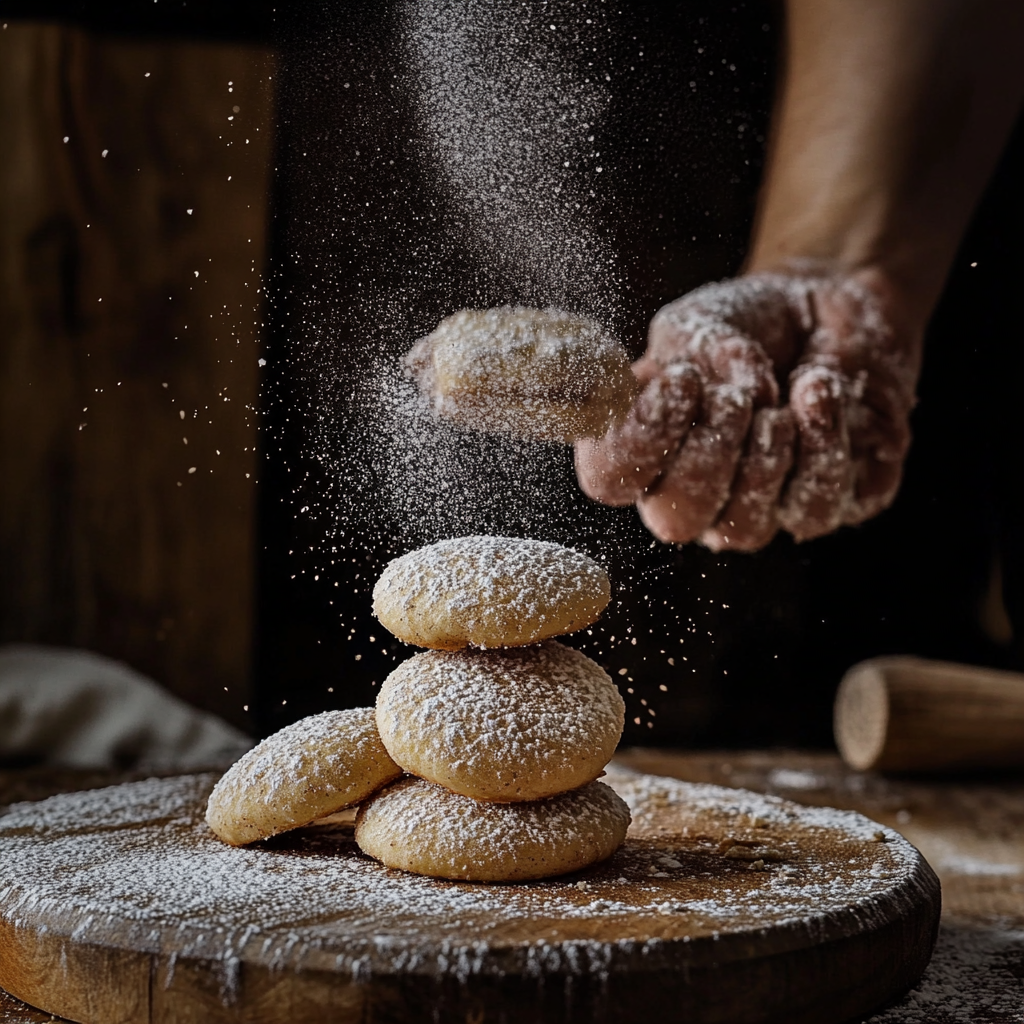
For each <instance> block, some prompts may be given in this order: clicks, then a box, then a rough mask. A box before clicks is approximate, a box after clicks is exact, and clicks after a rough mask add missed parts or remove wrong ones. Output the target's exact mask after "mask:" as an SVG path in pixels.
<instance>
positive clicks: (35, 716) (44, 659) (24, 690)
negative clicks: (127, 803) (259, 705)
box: [0, 644, 253, 771]
mask: <svg viewBox="0 0 1024 1024" xmlns="http://www.w3.org/2000/svg"><path fill="white" fill-rule="evenodd" d="M252 745H253V741H252V740H251V739H250V738H249V737H248V736H246V735H244V734H243V733H241V732H239V731H238V730H237V729H235V728H233V727H232V726H230V725H228V724H227V723H226V722H223V721H221V720H220V719H219V718H216V717H214V716H213V715H210V714H207V713H206V712H203V711H199V710H197V709H196V708H193V707H190V706H189V705H188V704H186V703H184V702H183V701H181V700H179V699H178V698H177V697H174V696H172V695H171V694H169V693H167V692H166V691H165V690H163V689H161V687H159V686H158V685H157V684H156V683H154V682H153V681H152V680H151V679H147V678H146V677H145V676H143V675H141V674H140V673H138V672H135V671H134V670H132V669H130V668H129V667H128V666H127V665H122V664H120V663H119V662H116V661H112V660H111V659H109V658H104V657H101V656H100V655H98V654H91V653H90V652H88V651H79V650H71V649H64V648H54V647H34V646H28V645H20V644H19V645H10V646H4V647H0V763H3V762H8V763H39V764H48V765H64V766H68V767H74V768H119V769H143V770H154V771H161V770H171V771H173V770H179V769H180V770H181V771H194V770H197V769H200V768H210V767H218V766H220V767H223V766H226V765H228V764H230V763H231V762H233V761H234V760H236V759H237V758H239V757H240V756H241V755H242V754H243V753H244V752H245V751H246V750H248V749H249V748H250V747H251V746H252Z"/></svg>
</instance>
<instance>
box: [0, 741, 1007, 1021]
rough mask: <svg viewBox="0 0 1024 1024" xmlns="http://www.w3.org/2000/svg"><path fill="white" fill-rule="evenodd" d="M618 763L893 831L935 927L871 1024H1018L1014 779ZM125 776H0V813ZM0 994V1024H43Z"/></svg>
mask: <svg viewBox="0 0 1024 1024" xmlns="http://www.w3.org/2000/svg"><path fill="white" fill-rule="evenodd" d="M618 760H619V762H620V763H622V764H624V765H626V766H629V767H633V768H636V769H638V770H641V771H645V772H651V773H653V774H659V775H670V776H674V777H676V778H680V779H685V780H687V781H692V782H713V783H717V784H719V785H732V786H740V787H743V788H746V789H751V790H755V791H757V792H770V793H777V794H778V795H780V796H785V797H787V798H788V799H790V800H795V801H798V802H800V803H806V804H820V805H828V806H833V807H841V808H849V809H853V810H857V811H860V812H861V813H863V814H866V815H868V816H869V817H871V818H874V819H875V820H877V821H880V822H882V823H883V824H885V825H889V826H891V827H892V828H895V829H897V830H899V831H900V832H901V833H903V835H905V836H906V837H907V839H909V840H910V841H911V842H912V843H914V845H915V846H917V847H918V848H919V849H920V850H921V851H922V852H923V853H924V855H925V856H926V857H927V858H928V860H929V862H930V863H931V865H932V867H933V868H935V870H936V872H937V873H938V875H939V877H940V879H941V880H942V890H943V919H942V920H943V924H942V929H941V931H940V934H939V942H938V946H937V947H936V952H935V956H934V958H933V960H932V963H931V965H930V967H929V968H928V971H927V972H926V974H925V977H924V979H923V980H922V981H921V983H920V985H918V987H917V988H916V989H915V990H914V991H913V992H911V993H909V994H908V995H907V996H906V997H905V998H904V999H903V1000H901V1001H900V1002H899V1003H898V1004H897V1005H895V1006H893V1007H890V1008H888V1009H886V1010H883V1011H880V1012H879V1013H878V1014H876V1015H875V1016H873V1017H872V1018H870V1020H871V1022H872V1024H961V1022H970V1024H1009V1022H1024V779H1021V778H1019V777H1018V778H1013V779H1009V778H1008V779H985V780H963V779H960V780H955V781H953V780H950V781H941V782H938V781H922V780H909V779H886V778H882V777H880V776H875V775H862V774H859V773H856V772H851V771H848V770H847V769H846V768H845V767H844V766H843V764H842V762H840V760H839V759H838V757H836V756H835V755H832V754H825V753H801V752H789V751H772V752H698V753H683V752H678V751H665V750H628V751H624V752H622V753H621V754H620V755H619V757H618ZM124 779H125V777H124V776H116V777H115V776H110V775H105V774H102V773H95V772H93V773H87V774H86V773H76V772H68V771H61V772H54V771H28V772H0V807H2V805H4V804H8V803H12V802H14V801H16V800H30V799H41V798H43V797H45V796H49V795H51V794H53V793H56V792H64V791H69V790H74V789H86V788H92V787H94V786H99V785H106V784H109V783H111V782H119V781H123V780H124ZM54 1019H55V1018H53V1017H51V1016H50V1014H46V1013H39V1012H38V1011H35V1010H32V1009H31V1008H29V1007H26V1006H24V1005H23V1004H21V1003H19V1002H17V1001H16V1000H14V999H12V998H11V997H9V996H7V995H5V994H4V993H2V992H0V1024H30V1022H31V1024H35V1022H40V1021H52V1020H54Z"/></svg>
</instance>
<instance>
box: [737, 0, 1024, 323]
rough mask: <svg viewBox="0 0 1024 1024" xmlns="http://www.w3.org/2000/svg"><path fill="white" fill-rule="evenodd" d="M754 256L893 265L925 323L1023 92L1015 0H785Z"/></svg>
mask: <svg viewBox="0 0 1024 1024" xmlns="http://www.w3.org/2000/svg"><path fill="white" fill-rule="evenodd" d="M787 14H788V29H787V37H788V47H787V54H786V76H785V83H784V86H783V88H782V91H781V93H780V97H779V102H778V105H777V110H776V115H775V122H774V125H773V139H772V147H771V154H770V159H769V167H768V173H767V175H766V179H765V186H764V191H763V194H762V200H761V206H760V210H759V216H758V223H757V227H756V229H755V234H754V241H753V246H752V251H751V259H750V265H749V267H748V269H749V270H765V269H772V268H777V267H780V266H784V265H786V264H787V263H791V262H792V261H795V260H813V261H818V262H820V263H821V264H823V265H825V266H830V267H835V268H836V269H841V270H852V269H856V268H858V267H865V266H873V267H880V268H881V269H882V270H883V271H884V272H885V273H886V274H887V275H888V276H889V278H890V279H891V281H892V282H893V284H894V286H895V287H897V288H898V289H899V290H900V291H901V292H902V294H903V297H904V301H905V303H906V306H907V310H908V312H909V314H910V315H911V316H912V317H913V318H914V319H916V320H918V321H919V322H920V323H923V322H924V320H925V319H926V318H927V316H928V315H929V313H930V312H931V309H932V307H933V306H934V303H935V301H936V299H937V298H938V295H939V292H940V291H941V288H942V285H943V282H944V280H945V277H946V274H947V272H948V270H949V265H950V263H951V261H952V259H953V255H954V253H955V251H956V247H957V244H958V243H959V240H960V237H961V235H962V233H963V231H964V229H965V227H966V224H967V221H968V220H969V218H970V215H971V211H972V210H973V208H974V206H975V204H976V202H977V200H978V198H979V196H980V194H981V192H982V190H983V189H984V186H985V183H986V181H987V179H988V177H989V175H990V173H991V171H992V167H993V165H994V163H995V161H996V159H997V158H998V155H999V152H1000V150H1001V148H1002V146H1003V143H1004V141H1005V139H1006V136H1007V134H1008V133H1009V130H1010V127H1011V126H1012V124H1013V120H1014V117H1015V115H1016V113H1017V111H1018V109H1019V107H1020V103H1021V97H1022V95H1024V3H1020V2H1018V0H1003V2H998V0H788V4H787Z"/></svg>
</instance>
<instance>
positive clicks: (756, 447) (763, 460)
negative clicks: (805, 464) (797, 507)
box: [700, 408, 796, 551]
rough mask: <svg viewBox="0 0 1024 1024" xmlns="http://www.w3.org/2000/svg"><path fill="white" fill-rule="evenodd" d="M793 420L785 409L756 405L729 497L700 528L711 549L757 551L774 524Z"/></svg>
mask: <svg viewBox="0 0 1024 1024" xmlns="http://www.w3.org/2000/svg"><path fill="white" fill-rule="evenodd" d="M795 441H796V420H795V418H794V416H793V413H792V411H791V410H790V409H788V408H784V409H759V410H758V411H757V412H756V413H754V418H753V422H752V423H751V425H750V435H749V437H748V439H747V447H746V450H745V452H744V454H743V456H742V457H741V458H740V461H739V466H738V468H737V470H736V477H735V479H734V480H733V484H732V497H731V498H730V499H729V501H728V503H727V504H726V506H725V508H724V509H723V510H722V512H721V514H720V515H719V517H718V520H717V521H716V523H715V525H714V526H712V527H711V528H710V529H708V530H705V531H704V533H703V534H701V538H700V540H701V543H702V544H703V545H704V546H705V547H708V548H710V549H711V550H712V551H722V550H724V549H726V548H728V549H731V550H733V551H757V550H758V549H759V548H763V547H764V546H765V545H766V544H767V543H768V542H769V541H770V540H771V539H772V537H774V536H775V534H776V532H777V531H778V529H779V521H778V511H777V503H778V499H779V492H780V491H781V490H782V485H783V483H784V482H785V479H786V474H787V473H789V471H790V468H791V467H792V465H793V447H794V442H795Z"/></svg>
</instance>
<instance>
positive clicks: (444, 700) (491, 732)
mask: <svg viewBox="0 0 1024 1024" xmlns="http://www.w3.org/2000/svg"><path fill="white" fill-rule="evenodd" d="M624 716H625V704H624V703H623V700H622V697H621V696H620V694H619V691H618V690H617V689H616V687H615V684H614V683H613V682H612V680H611V679H610V677H609V676H608V674H607V673H606V672H605V671H604V669H602V668H601V666H600V665H598V664H597V663H596V662H593V661H591V660H590V658H588V657H587V656H586V655H584V654H581V653H580V652H579V651H576V650H573V648H571V647H566V646H564V645H563V644H560V643H558V642H556V641H554V640H549V641H547V642H546V643H544V644H541V645H539V646H535V647H522V648H514V649H511V650H504V651H427V652H424V653H423V654H417V655H415V656H413V657H412V658H410V659H409V660H408V661H405V662H403V663H402V664H401V665H399V666H398V667H397V668H396V669H395V670H394V671H393V672H392V673H391V674H390V675H389V676H388V677H387V679H386V680H385V681H384V683H383V685H382V686H381V689H380V693H379V694H378V695H377V728H378V730H379V731H380V737H381V740H382V741H383V743H384V746H385V747H386V748H387V751H388V753H389V754H390V755H391V757H392V758H393V759H394V760H395V762H396V763H397V764H399V765H401V766H402V768H404V769H405V770H406V771H407V772H410V773H411V774H413V775H418V776H420V777H421V778H424V779H428V780H429V781H431V782H436V783H438V784H440V785H442V786H445V787H447V788H448V789H450V790H453V791H454V792H456V793H459V794H461V795H463V796H468V797H473V798H474V799H477V800H497V801H521V800H537V799H539V798H541V797H547V796H551V795H553V794H555V793H561V792H563V791H565V790H569V789H575V788H577V787H578V786H582V785H583V784H584V783H586V782H590V781H591V780H593V779H595V778H597V776H598V775H600V774H601V770H602V769H603V768H604V766H605V765H606V764H607V763H608V762H609V761H610V760H611V757H612V754H613V753H614V752H615V747H616V745H617V744H618V742H619V738H620V737H621V735H622V727H623V722H624Z"/></svg>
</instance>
